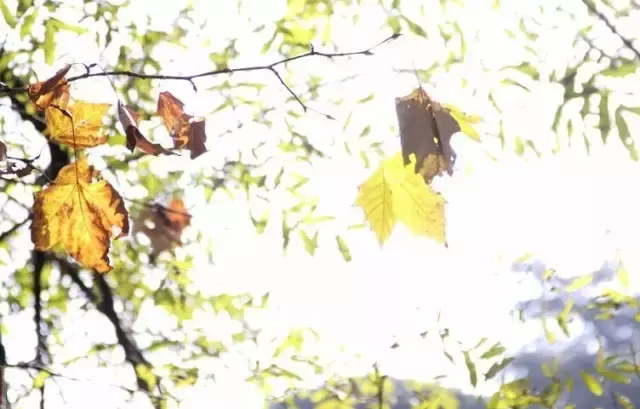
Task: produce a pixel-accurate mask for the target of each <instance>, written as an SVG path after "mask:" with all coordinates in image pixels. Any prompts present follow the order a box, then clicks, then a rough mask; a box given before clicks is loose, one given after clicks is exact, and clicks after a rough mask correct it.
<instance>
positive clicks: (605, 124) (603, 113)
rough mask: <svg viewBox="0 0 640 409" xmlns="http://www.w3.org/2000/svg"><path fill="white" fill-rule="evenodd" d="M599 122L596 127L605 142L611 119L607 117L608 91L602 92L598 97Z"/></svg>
mask: <svg viewBox="0 0 640 409" xmlns="http://www.w3.org/2000/svg"><path fill="white" fill-rule="evenodd" d="M599 109H600V122H599V124H598V128H599V129H600V134H601V138H602V142H603V143H606V142H607V136H609V130H610V129H611V120H610V119H609V93H603V94H602V96H601V97H600V107H599Z"/></svg>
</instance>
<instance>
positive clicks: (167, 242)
mask: <svg viewBox="0 0 640 409" xmlns="http://www.w3.org/2000/svg"><path fill="white" fill-rule="evenodd" d="M148 222H151V223H150V224H148ZM190 224H191V215H189V213H188V212H187V210H186V208H185V206H184V202H183V201H182V199H173V200H171V202H169V205H168V206H167V207H161V206H155V207H150V208H145V210H144V211H142V212H141V213H140V216H139V217H138V218H137V219H136V220H135V224H134V230H135V232H138V231H139V232H142V233H144V234H145V235H146V236H147V237H149V240H151V246H152V247H153V254H154V255H156V256H157V255H158V254H160V253H162V252H163V251H165V250H169V249H171V248H172V247H175V246H177V245H179V244H180V236H182V232H183V231H184V229H185V228H187V227H188V226H189V225H190Z"/></svg>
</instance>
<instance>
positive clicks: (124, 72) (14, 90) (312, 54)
mask: <svg viewBox="0 0 640 409" xmlns="http://www.w3.org/2000/svg"><path fill="white" fill-rule="evenodd" d="M399 36H400V34H399V33H396V34H393V35H391V36H389V37H387V38H386V39H384V40H383V41H380V42H379V43H377V44H375V45H373V46H371V47H369V48H367V49H366V50H361V51H350V52H340V53H327V52H321V51H317V50H316V49H314V48H313V47H312V48H311V50H310V51H308V52H306V53H304V54H299V55H296V56H293V57H288V58H284V59H282V60H279V61H276V62H274V63H271V64H268V65H253V66H246V67H238V68H228V67H225V68H221V69H217V70H211V71H206V72H201V73H197V74H191V75H168V74H166V75H165V74H143V73H139V72H134V71H128V70H115V71H100V72H89V70H87V72H85V73H84V74H80V75H77V76H75V77H71V78H69V79H67V82H74V81H78V80H82V79H85V78H90V77H112V76H125V77H132V78H139V79H149V80H151V79H157V80H176V81H187V82H189V83H190V84H191V85H192V86H193V85H195V84H194V82H193V80H195V79H197V78H203V77H213V76H216V75H221V74H233V73H237V72H249V71H270V72H272V73H273V74H274V75H275V76H276V78H277V79H278V81H280V83H281V84H282V85H283V86H284V87H285V88H286V90H287V92H289V94H291V96H293V98H295V100H296V101H297V102H298V103H299V104H300V105H301V106H302V109H303V110H304V111H305V112H306V111H307V110H308V108H307V106H306V105H305V104H304V103H303V102H302V101H301V100H300V98H298V96H297V95H296V94H295V92H293V90H292V89H291V88H290V87H289V86H288V85H287V84H286V82H285V81H284V79H283V78H282V76H281V75H280V73H278V71H277V70H276V69H275V68H276V67H277V66H279V65H283V64H286V63H289V62H293V61H295V60H300V59H302V58H308V57H324V58H339V57H350V56H356V55H373V50H374V49H375V48H377V47H379V46H381V45H383V44H385V43H387V42H389V41H391V40H395V39H396V38H398V37H399ZM26 90H27V88H26V87H16V88H11V87H8V86H7V85H5V84H2V83H0V93H6V94H14V93H22V92H26Z"/></svg>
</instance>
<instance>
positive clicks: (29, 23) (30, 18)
mask: <svg viewBox="0 0 640 409" xmlns="http://www.w3.org/2000/svg"><path fill="white" fill-rule="evenodd" d="M32 10H33V11H32V12H31V13H30V14H29V15H27V16H26V17H25V18H24V21H23V22H22V26H21V27H20V39H21V40H22V39H24V38H25V37H26V36H27V34H29V33H30V32H31V28H32V27H33V23H35V22H36V19H37V18H38V10H39V8H38V7H33V9H32Z"/></svg>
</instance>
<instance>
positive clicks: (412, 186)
mask: <svg viewBox="0 0 640 409" xmlns="http://www.w3.org/2000/svg"><path fill="white" fill-rule="evenodd" d="M414 169H415V155H411V156H410V162H409V164H408V165H405V164H404V162H403V158H402V154H401V153H398V154H397V155H395V156H394V157H393V158H391V159H387V160H385V161H384V162H383V163H382V164H381V165H380V167H379V168H378V169H377V170H376V171H375V172H374V173H373V175H371V177H370V178H369V179H367V180H366V181H365V182H364V183H363V184H362V185H360V190H359V192H358V197H357V198H356V205H357V206H360V207H362V209H363V210H364V212H365V218H366V219H367V221H368V222H369V225H370V226H371V229H372V230H373V231H374V232H375V233H376V235H377V236H378V242H379V243H380V244H383V243H384V242H385V241H386V240H387V239H388V238H389V236H390V235H391V232H392V231H393V228H394V226H395V225H396V223H397V222H398V221H400V222H402V223H404V224H405V225H406V226H407V227H409V229H411V231H413V232H414V233H415V234H418V235H424V236H428V237H431V238H433V239H435V240H437V241H439V242H441V243H444V242H445V241H446V234H445V217H444V205H445V200H444V198H443V197H442V196H441V195H440V194H438V193H435V192H434V191H433V190H431V188H430V187H429V186H428V185H427V184H426V183H425V181H424V179H423V178H422V177H421V176H420V175H418V174H416V173H415V171H414Z"/></svg>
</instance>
